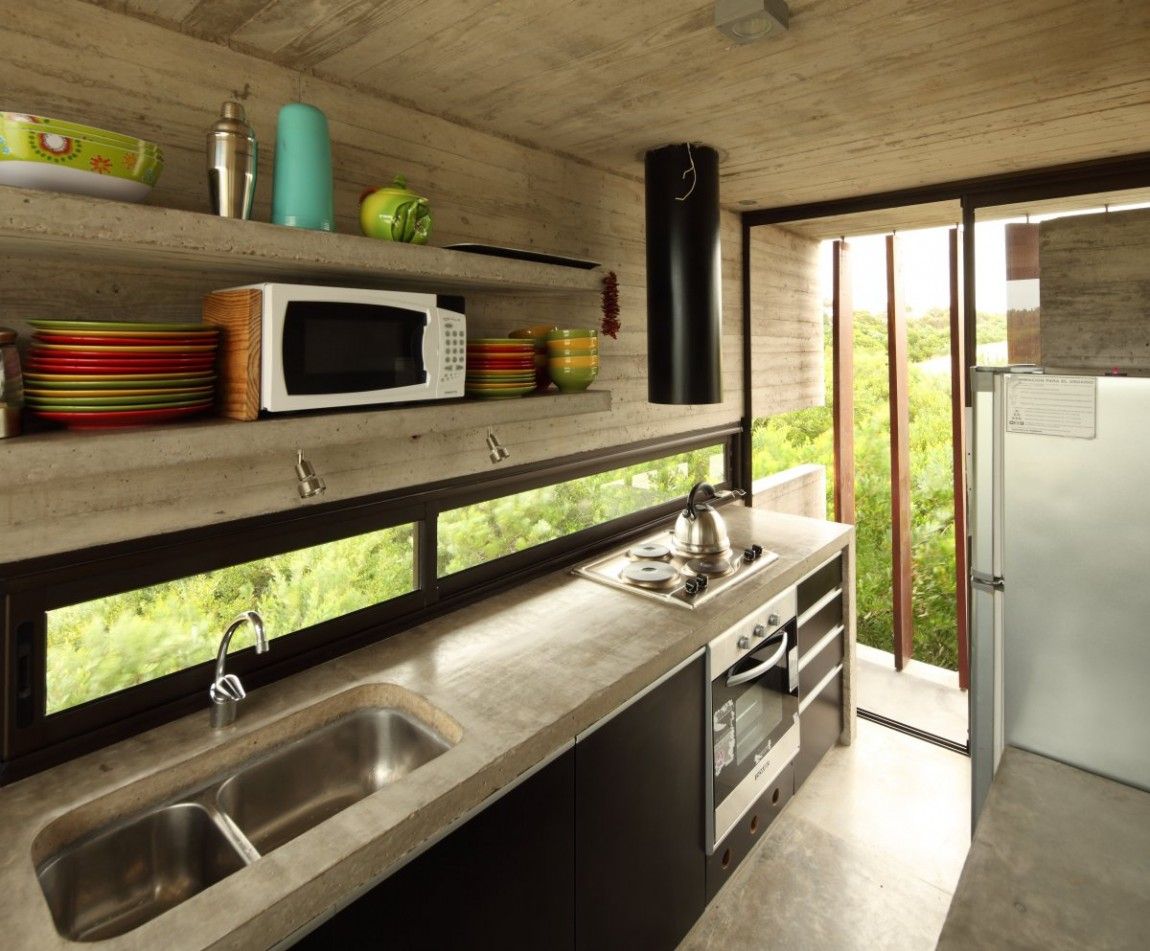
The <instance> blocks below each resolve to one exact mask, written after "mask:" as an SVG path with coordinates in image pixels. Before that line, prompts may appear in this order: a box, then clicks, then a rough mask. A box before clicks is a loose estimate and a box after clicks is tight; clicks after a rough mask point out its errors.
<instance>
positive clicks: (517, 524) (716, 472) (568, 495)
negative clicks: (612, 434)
mask: <svg viewBox="0 0 1150 951" xmlns="http://www.w3.org/2000/svg"><path fill="white" fill-rule="evenodd" d="M724 478H725V473H724V470H723V452H722V450H721V449H716V448H714V447H712V448H707V449H697V450H694V451H692V452H684V453H680V454H679V455H676V456H669V457H667V458H665V459H657V460H655V461H653V462H641V463H638V464H636V465H633V466H627V467H626V468H624V469H613V470H611V471H609V472H600V473H597V474H596V475H590V476H585V477H583V478H581V479H573V480H572V481H570V482H563V483H560V484H559V485H550V486H545V487H543V488H541V489H531V490H529V491H527V492H520V493H517V494H516V495H508V496H504V497H503V498H500V499H492V500H490V501H488V502H480V503H478V504H476V505H467V506H464V507H463V508H457V509H452V510H450V511H447V512H443V513H442V514H441V515H440V516H439V522H438V526H439V553H438V568H439V576H440V577H443V576H445V575H450V574H454V573H455V572H457V571H463V570H464V569H466V568H473V567H475V566H476V565H480V564H483V563H484V562H486V561H491V560H492V559H494V558H501V557H503V556H504V555H510V554H513V553H514V552H517V551H523V550H524V549H526V548H531V547H532V546H534V545H540V544H542V543H543V542H548V541H552V540H553V539H556V538H561V537H562V536H564V535H570V534H571V533H573V532H578V531H581V530H582V529H585V528H590V527H591V526H593V525H600V524H602V523H603V522H607V521H610V520H611V519H614V518H619V517H620V516H623V515H629V514H631V513H632V512H637V511H639V510H640V509H644V508H649V507H651V506H653V505H658V504H660V503H663V502H669V501H671V500H673V499H675V498H679V497H682V496H685V495H686V494H687V492H688V491H689V490H690V488H691V486H692V485H693V484H694V483H696V482H707V481H713V482H720V481H723V479H724Z"/></svg>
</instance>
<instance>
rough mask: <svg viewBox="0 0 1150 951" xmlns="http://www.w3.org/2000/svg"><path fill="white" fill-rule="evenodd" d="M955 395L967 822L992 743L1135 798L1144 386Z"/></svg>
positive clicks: (1142, 750)
mask: <svg viewBox="0 0 1150 951" xmlns="http://www.w3.org/2000/svg"><path fill="white" fill-rule="evenodd" d="M971 394H972V399H971V403H972V417H973V418H972V420H971V425H970V428H969V430H968V431H969V432H970V443H969V458H968V469H967V475H968V486H969V493H970V500H969V501H970V505H969V508H968V512H969V518H970V528H971V534H972V539H971V542H972V544H971V681H970V741H971V760H972V763H971V774H972V781H973V790H972V800H971V808H972V822H973V823H976V822H977V820H978V815H979V813H980V812H981V810H982V804H983V802H984V800H985V798H986V794H987V791H988V790H989V788H990V783H991V780H992V779H993V778H994V771H995V769H996V768H997V766H998V761H999V758H1000V757H1001V755H1002V750H1003V747H1004V746H1007V745H1010V746H1017V747H1021V748H1022V749H1026V750H1029V751H1031V752H1034V753H1039V754H1041V755H1043V756H1048V757H1050V758H1052V759H1056V760H1060V761H1061V762H1064V763H1068V764H1070V765H1072V766H1077V767H1080V768H1081V769H1085V770H1088V771H1090V772H1093V773H1098V774H1100V775H1102V776H1106V777H1109V778H1111V779H1115V780H1118V781H1119V782H1123V783H1127V784H1129V785H1132V786H1137V787H1140V788H1142V789H1146V790H1150V379H1134V378H1127V377H1109V376H1084V375H1059V374H1055V373H1053V372H1050V373H1047V372H1044V371H1043V370H1041V369H1038V368H1034V367H1014V368H1012V367H976V368H974V370H973V371H972V372H971ZM1051 794H1052V795H1054V794H1057V791H1056V790H1051Z"/></svg>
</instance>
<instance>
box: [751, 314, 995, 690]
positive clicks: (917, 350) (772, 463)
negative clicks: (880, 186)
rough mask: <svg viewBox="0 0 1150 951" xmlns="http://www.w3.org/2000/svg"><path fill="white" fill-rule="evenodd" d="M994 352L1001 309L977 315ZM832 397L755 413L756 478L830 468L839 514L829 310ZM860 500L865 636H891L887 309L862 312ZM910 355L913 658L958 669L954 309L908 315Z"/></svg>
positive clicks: (874, 642)
mask: <svg viewBox="0 0 1150 951" xmlns="http://www.w3.org/2000/svg"><path fill="white" fill-rule="evenodd" d="M978 327H979V340H980V347H979V351H980V358H981V357H982V355H983V353H984V347H983V345H982V343H981V342H983V341H985V342H986V343H987V344H989V350H990V353H987V355H988V356H990V355H991V354H992V353H993V354H994V355H997V350H999V349H1001V348H1003V347H1005V340H1006V319H1005V316H1003V315H993V314H979V315H978ZM823 330H824V333H823V343H824V359H825V361H826V362H825V364H824V365H825V366H826V367H827V368H828V373H827V388H826V405H825V406H817V407H811V408H810V409H804V410H799V411H797V412H794V413H787V414H783V415H780V416H773V417H768V418H764V419H757V420H755V421H754V426H753V431H752V455H753V470H752V471H753V472H754V476H755V478H756V479H758V478H762V477H764V476H766V475H770V474H772V473H776V472H781V471H783V470H785V469H789V468H791V467H793V466H798V465H803V464H808V463H816V464H821V465H824V466H826V467H827V471H828V478H827V500H826V504H827V512H828V513H833V512H834V479H833V478H832V477H831V476H830V475H829V473H832V472H833V470H834V445H833V437H834V433H833V425H832V417H831V405H832V393H831V377H830V373H829V368H830V366H831V318H830V314H829V312H827V313H825V314H824V318H823ZM854 333H855V339H854V363H855V386H854V399H855V420H854V439H855V505H856V509H857V524H856V526H855V531H856V546H857V552H858V576H857V592H858V639H859V642H860V643H863V644H869V645H870V646H872V647H877V648H880V649H881V650H887V651H889V650H891V648H892V644H893V635H892V631H893V613H892V612H893V608H892V604H891V583H892V582H891V510H890V506H891V497H890V495H891V493H890V488H891V487H890V415H889V413H890V410H889V406H888V397H889V385H888V368H887V353H886V350H887V339H886V338H887V334H886V315H885V314H874V313H871V312H868V311H855V314H854ZM907 353H908V359H909V362H910V367H909V374H908V384H909V386H908V394H909V403H910V464H911V560H912V566H913V570H912V595H911V603H912V606H913V612H914V656H915V657H916V658H917V659H918V660H921V661H925V662H926V663H929V664H934V665H936V666H939V667H946V668H948V669H950V670H957V669H958V645H957V639H956V633H955V624H956V619H955V577H954V483H953V478H954V476H953V465H952V455H951V453H952V448H951V447H952V443H951V412H950V317H949V314H948V313H947V312H946V311H945V310H943V309H941V308H935V309H932V310H930V311H927V312H926V313H925V314H923V315H922V316H919V317H913V318H912V319H910V320H908V321H907Z"/></svg>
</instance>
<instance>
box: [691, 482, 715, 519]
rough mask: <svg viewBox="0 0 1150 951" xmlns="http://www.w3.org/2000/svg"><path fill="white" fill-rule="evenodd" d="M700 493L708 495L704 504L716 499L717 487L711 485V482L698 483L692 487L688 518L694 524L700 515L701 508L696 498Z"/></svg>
mask: <svg viewBox="0 0 1150 951" xmlns="http://www.w3.org/2000/svg"><path fill="white" fill-rule="evenodd" d="M700 492H706V493H707V498H706V499H705V500H704V504H705V503H706V502H707V501H709V500H710V499H713V498H715V487H714V486H713V485H711V483H710V482H696V483H695V484H694V485H693V486H692V487H691V491H690V494H688V496H687V518H689V519H690V520H691V521H692V522H693V521H694V520H695V519H696V518H698V515H699V508H698V506H697V505H696V504H695V496H697V495H698V494H699V493H700Z"/></svg>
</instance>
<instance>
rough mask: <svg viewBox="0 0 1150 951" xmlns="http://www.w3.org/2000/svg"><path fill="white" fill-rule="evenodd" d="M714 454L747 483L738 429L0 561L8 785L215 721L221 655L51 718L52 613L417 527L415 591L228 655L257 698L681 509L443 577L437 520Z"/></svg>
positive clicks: (0, 780)
mask: <svg viewBox="0 0 1150 951" xmlns="http://www.w3.org/2000/svg"><path fill="white" fill-rule="evenodd" d="M708 447H722V451H723V454H724V466H725V472H726V475H727V478H726V480H725V481H724V482H723V483H722V484H723V485H730V484H732V482H734V483H735V484H736V485H737V475H738V460H739V459H740V458H741V455H742V447H741V426H740V425H739V424H731V425H728V426H719V427H712V428H709V429H705V430H695V431H692V432H689V433H685V434H682V435H677V436H670V437H663V438H659V439H651V440H645V441H643V442H638V443H632V444H628V445H625V446H619V447H614V448H611V449H605V450H595V451H590V452H585V453H580V454H577V455H573V456H568V457H564V458H561V459H558V460H548V461H545V462H539V463H531V464H527V465H522V466H518V467H514V468H508V469H506V470H499V471H496V472H488V473H482V474H477V475H474V476H468V477H463V478H458V479H452V480H445V481H443V482H439V483H433V484H428V485H424V486H417V487H412V488H407V489H401V490H397V491H393V492H386V493H379V494H376V495H371V496H365V497H360V498H357V499H353V500H347V501H339V502H330V503H320V504H316V505H308V506H306V507H304V508H300V509H296V510H292V511H290V512H283V513H275V514H271V515H263V516H256V517H253V518H246V519H241V520H237V521H232V522H227V523H223V524H219V525H213V526H205V527H201V528H194V529H188V530H184V531H178V532H171V533H166V534H164V535H159V536H155V537H152V538H145V539H136V540H132V541H127V542H119V543H115V544H112V545H103V546H98V547H96V548H89V549H83V550H78V551H74V552H67V553H63V554H60V555H50V556H44V557H40V558H35V559H28V560H23V561H16V562H10V563H7V564H4V565H0V596H2V597H3V611H4V615H3V618H4V625H3V635H4V640H3V655H2V656H3V660H4V668H5V669H4V676H3V678H2V683H0V691H2V698H0V699H2V707H0V715H2V721H3V730H2V735H0V785H5V784H7V783H10V782H13V781H15V780H17V779H20V778H22V777H24V776H26V775H30V774H31V773H34V772H37V771H39V770H41V769H44V768H46V767H48V766H51V765H54V764H56V763H59V762H62V761H64V760H67V759H71V758H73V757H75V756H78V755H82V754H84V753H87V752H91V751H93V750H95V749H99V748H101V747H103V746H106V745H108V744H110V743H113V742H115V741H117V740H120V739H123V738H125V737H128V736H131V735H134V734H137V733H140V732H143V731H144V730H147V729H150V728H152V727H154V726H157V725H159V724H161V723H164V722H167V721H170V720H173V719H176V718H178V717H181V716H184V715H186V714H188V713H192V712H194V711H196V710H197V709H200V710H203V711H204V717H205V724H206V723H207V698H206V694H207V687H208V683H209V681H210V679H211V668H212V664H213V662H214V661H213V660H207V661H205V662H203V663H201V664H197V665H195V666H192V667H186V668H183V669H182V670H179V671H175V672H173V673H170V674H166V675H164V676H162V677H157V678H155V679H152V680H148V681H146V682H144V683H140V684H137V685H135V686H132V687H128V688H125V689H124V690H120V691H116V692H115V693H111V694H108V695H106V696H104V697H99V698H96V699H93V700H90V701H87V702H85V703H83V704H80V705H77V706H75V707H69V708H67V709H65V710H61V711H58V712H56V713H52V714H47V713H46V712H45V701H46V694H47V682H46V674H47V670H46V661H47V614H46V612H47V611H49V610H51V609H53V608H57V607H62V606H64V605H68V604H75V603H78V602H82V601H86V600H94V599H97V598H101V597H106V596H110V595H114V594H118V593H121V592H124V591H131V590H135V589H138V588H141V587H146V586H148V585H152V584H158V583H163V582H166V581H172V580H175V579H178V578H182V577H188V576H191V575H195V574H200V573H203V572H206V571H212V570H215V569H219V568H224V567H227V566H230V565H236V564H243V563H245V562H248V561H253V560H256V559H260V558H266V557H271V556H274V555H277V554H282V553H285V552H290V551H295V550H297V549H300V548H307V547H310V546H313V545H321V544H324V543H326V542H332V541H336V540H339V539H342V538H349V537H353V536H356V535H361V534H365V533H369V532H373V531H377V530H380V529H385V528H390V527H395V526H403V525H409V524H410V525H412V526H413V532H414V536H415V537H414V564H413V578H414V582H415V590H414V591H412V592H410V593H408V594H403V595H400V596H398V597H396V598H392V599H390V600H387V601H383V602H380V603H378V604H375V605H372V606H370V607H367V608H363V609H361V610H358V611H354V612H352V613H350V614H346V615H342V616H340V617H338V618H333V619H331V620H328V621H324V622H321V623H319V624H316V625H313V626H311V627H307V628H304V629H301V630H299V631H296V632H293V633H291V634H286V635H283V636H281V637H277V638H276V639H275V641H274V643H273V644H272V649H271V651H270V652H268V653H267V654H264V655H262V656H259V657H258V658H257V656H256V654H255V652H254V650H253V649H251V648H250V647H247V648H244V649H240V650H235V651H234V652H233V653H232V654H230V655H229V669H230V670H232V671H233V672H235V673H237V674H239V675H240V676H242V677H243V680H244V683H245V685H246V686H247V687H248V688H249V689H254V688H257V687H260V686H264V685H266V684H269V683H273V682H275V681H277V680H280V679H282V678H284V677H287V676H290V675H291V674H294V673H297V672H299V671H301V670H304V669H307V668H309V667H312V666H315V665H317V664H320V663H323V662H325V661H327V660H330V659H332V658H333V657H337V656H339V655H341V654H344V653H347V652H350V651H352V650H356V649H357V648H359V647H363V646H365V645H367V644H370V643H373V642H376V641H379V640H382V639H384V638H387V637H390V636H392V635H393V634H396V633H399V632H401V631H404V630H407V629H409V628H411V627H414V626H416V625H417V624H419V623H422V622H423V621H426V620H429V619H431V618H433V617H436V616H438V615H441V614H444V613H447V612H448V611H451V610H454V609H456V608H458V607H461V606H462V605H464V604H467V603H470V602H472V601H476V600H479V599H481V598H484V597H488V596H490V595H492V594H494V593H496V592H499V591H502V590H506V589H509V588H511V587H513V586H515V585H517V584H519V583H522V582H524V581H526V580H529V579H530V578H532V577H536V576H539V575H541V574H544V573H546V572H548V571H552V570H555V569H557V568H560V567H563V566H565V565H567V564H571V563H574V562H575V561H578V560H581V559H582V558H584V557H587V556H588V555H590V554H591V553H592V552H594V551H596V550H597V549H599V548H602V547H603V546H604V545H605V544H607V543H610V542H618V541H620V540H622V539H624V538H627V537H632V536H635V535H638V534H639V533H642V532H645V531H649V530H651V529H652V528H653V527H654V526H656V525H658V524H660V523H662V522H665V521H666V520H667V519H668V517H669V516H671V515H673V514H674V513H675V512H676V511H677V510H678V509H680V508H682V505H683V501H682V499H676V500H674V501H671V502H667V503H665V504H661V505H658V506H655V507H652V508H647V509H643V510H641V511H639V512H635V513H632V514H630V515H626V516H622V517H620V518H617V519H613V520H611V521H608V522H604V523H602V524H599V525H595V526H592V527H590V528H587V529H583V530H581V531H578V532H575V533H572V534H570V535H565V536H563V537H561V538H558V539H554V540H552V541H548V542H544V543H542V544H540V545H535V546H532V547H529V548H526V549H524V550H523V551H520V552H515V553H513V554H510V555H506V556H504V557H501V558H497V559H494V560H492V561H488V562H484V563H483V564H480V565H477V566H474V567H472V568H469V569H466V570H464V571H461V572H458V573H455V574H452V575H448V576H446V577H444V578H439V577H438V576H437V548H438V537H437V531H436V528H437V520H438V516H439V514H440V513H441V512H443V511H447V510H450V509H455V508H459V507H461V506H465V505H471V504H476V503H481V502H484V501H488V500H492V499H497V498H501V497H504V496H507V495H513V494H516V493H519V492H524V491H528V490H530V489H536V488H541V487H544V486H547V485H553V484H557V483H561V482H565V481H569V480H572V479H577V478H580V477H583V476H587V475H594V474H596V473H600V472H605V471H609V470H611V469H617V468H621V467H623V466H627V465H632V464H635V463H641V462H645V461H653V460H657V459H662V458H666V457H668V456H673V455H676V454H679V453H682V452H687V451H690V450H693V449H704V448H708ZM739 487H741V486H739ZM684 497H685V496H684ZM205 728H206V726H205Z"/></svg>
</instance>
